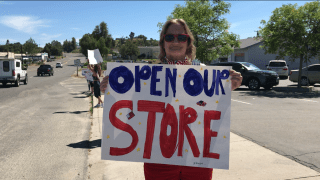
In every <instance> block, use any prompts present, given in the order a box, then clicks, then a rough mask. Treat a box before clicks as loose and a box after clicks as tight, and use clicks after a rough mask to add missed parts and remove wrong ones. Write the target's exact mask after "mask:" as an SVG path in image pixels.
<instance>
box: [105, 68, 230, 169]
mask: <svg viewBox="0 0 320 180" xmlns="http://www.w3.org/2000/svg"><path fill="white" fill-rule="evenodd" d="M229 69H230V67H229V68H228V67H227V68H226V67H213V66H208V67H203V66H202V67H201V66H185V65H180V66H172V65H146V64H138V63H135V64H122V63H121V64H120V63H108V70H107V71H108V72H107V74H109V85H108V87H109V88H107V91H106V94H105V96H104V97H105V102H108V103H105V106H104V115H103V137H102V152H101V153H102V159H105V160H119V161H133V162H148V163H160V164H173V165H184V166H194V167H209V168H219V169H228V168H229V145H230V105H231V83H230V80H228V78H229Z"/></svg>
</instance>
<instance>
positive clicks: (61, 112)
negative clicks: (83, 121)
mask: <svg viewBox="0 0 320 180" xmlns="http://www.w3.org/2000/svg"><path fill="white" fill-rule="evenodd" d="M88 112H89V111H73V112H69V111H60V112H54V113H53V114H64V113H72V114H81V113H88Z"/></svg>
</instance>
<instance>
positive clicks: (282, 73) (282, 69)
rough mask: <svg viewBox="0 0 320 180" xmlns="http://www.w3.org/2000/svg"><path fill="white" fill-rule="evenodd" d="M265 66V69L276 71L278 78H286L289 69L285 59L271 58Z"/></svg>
mask: <svg viewBox="0 0 320 180" xmlns="http://www.w3.org/2000/svg"><path fill="white" fill-rule="evenodd" d="M266 66H267V70H270V71H274V72H276V73H277V74H278V75H279V78H280V79H288V75H289V70H288V65H287V63H286V61H285V60H271V61H270V62H269V65H266Z"/></svg>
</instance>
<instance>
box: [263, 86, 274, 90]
mask: <svg viewBox="0 0 320 180" xmlns="http://www.w3.org/2000/svg"><path fill="white" fill-rule="evenodd" d="M272 87H273V86H265V87H264V89H266V90H270V89H271V88H272Z"/></svg>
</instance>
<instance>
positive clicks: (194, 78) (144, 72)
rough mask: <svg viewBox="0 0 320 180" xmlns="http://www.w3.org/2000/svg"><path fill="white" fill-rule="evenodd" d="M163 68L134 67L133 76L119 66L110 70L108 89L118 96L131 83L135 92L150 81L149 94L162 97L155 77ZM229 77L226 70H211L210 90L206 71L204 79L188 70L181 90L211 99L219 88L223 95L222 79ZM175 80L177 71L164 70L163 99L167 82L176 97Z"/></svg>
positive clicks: (126, 90)
mask: <svg viewBox="0 0 320 180" xmlns="http://www.w3.org/2000/svg"><path fill="white" fill-rule="evenodd" d="M162 69H163V66H152V68H150V67H149V66H147V65H145V66H143V67H142V68H141V69H140V66H135V72H134V75H133V73H132V72H131V70H130V69H128V68H127V67H125V66H119V67H116V68H114V69H112V70H111V72H110V74H109V83H110V87H111V88H112V89H113V90H114V91H115V92H117V93H119V94H124V93H126V92H128V91H129V90H130V89H131V88H132V86H133V83H135V92H140V90H141V80H148V79H150V78H151V79H150V81H151V83H150V94H151V95H155V96H162V91H158V90H157V82H160V79H158V77H157V73H158V72H159V71H162ZM120 77H122V78H123V82H122V83H119V81H118V79H119V78H120ZM228 77H229V71H228V70H222V72H220V70H215V69H213V70H212V82H211V88H210V89H209V82H208V70H204V77H202V75H201V74H200V73H199V72H198V71H197V70H195V69H193V68H189V69H188V70H187V71H186V73H185V74H184V76H183V89H184V90H185V92H186V93H187V94H189V95H190V96H198V95H199V94H201V92H202V91H203V90H204V92H205V94H206V95H207V96H209V97H211V96H212V95H213V94H214V92H215V94H216V95H219V86H220V87H221V93H222V94H223V95H225V91H224V88H223V84H222V82H221V80H222V79H227V78H228ZM176 80H177V69H175V68H174V69H173V72H171V71H170V68H166V69H165V97H167V96H169V82H170V85H171V89H172V92H173V97H175V96H176Z"/></svg>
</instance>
